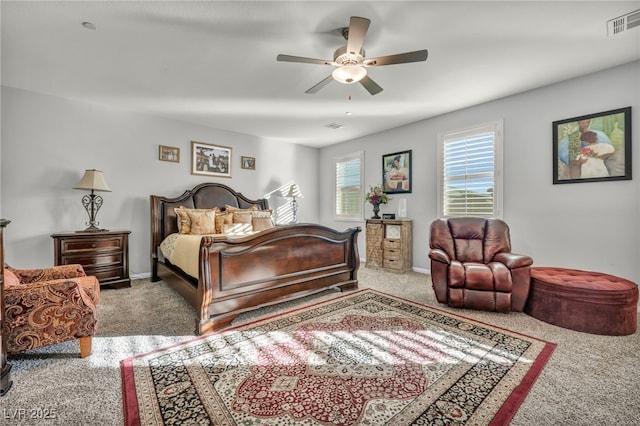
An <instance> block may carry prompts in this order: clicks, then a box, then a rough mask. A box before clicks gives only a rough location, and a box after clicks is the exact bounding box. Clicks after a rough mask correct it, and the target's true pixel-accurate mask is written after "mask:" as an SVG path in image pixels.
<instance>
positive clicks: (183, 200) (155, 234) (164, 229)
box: [150, 182, 269, 257]
mask: <svg viewBox="0 0 640 426" xmlns="http://www.w3.org/2000/svg"><path fill="white" fill-rule="evenodd" d="M150 200H151V256H152V257H153V256H155V255H157V248H158V247H159V246H160V243H161V242H162V240H164V239H165V238H166V237H167V236H168V235H169V234H173V233H175V232H178V221H177V217H176V212H175V211H174V208H176V207H180V206H184V207H187V208H190V209H211V208H214V207H219V208H220V209H221V210H224V208H225V206H227V205H229V206H233V207H239V208H242V209H246V208H249V207H251V206H253V205H257V206H258V208H259V209H261V210H266V209H268V208H269V201H268V200H266V199H264V198H261V199H258V200H250V199H249V198H247V197H245V196H244V195H242V194H241V193H239V192H236V191H234V190H233V189H231V188H229V187H228V186H226V185H223V184H221V183H214V182H207V183H202V184H200V185H198V186H196V187H195V188H193V189H191V190H187V191H185V192H184V193H183V194H182V195H180V196H179V197H176V198H169V197H164V196H161V195H151V197H150Z"/></svg>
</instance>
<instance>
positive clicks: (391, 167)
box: [382, 150, 411, 194]
mask: <svg viewBox="0 0 640 426" xmlns="http://www.w3.org/2000/svg"><path fill="white" fill-rule="evenodd" d="M382 181H383V182H384V192H386V193H387V194H397V193H409V192H411V150H409V151H402V152H394V153H393V154H386V155H383V156H382Z"/></svg>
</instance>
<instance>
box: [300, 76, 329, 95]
mask: <svg viewBox="0 0 640 426" xmlns="http://www.w3.org/2000/svg"><path fill="white" fill-rule="evenodd" d="M331 81H333V75H331V74H329V76H328V77H327V78H325V79H324V80H322V81H321V82H320V83H318V84H316V85H315V86H313V87H312V88H311V89H309V90H307V91H306V92H304V93H307V94H309V95H313V94H314V93H318V92H319V91H320V89H322V88H323V87H324V86H326V85H327V84H329V83H331Z"/></svg>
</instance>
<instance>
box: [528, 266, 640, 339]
mask: <svg viewBox="0 0 640 426" xmlns="http://www.w3.org/2000/svg"><path fill="white" fill-rule="evenodd" d="M524 312H526V313H527V314H529V315H531V316H532V317H534V318H537V319H539V320H541V321H544V322H548V323H550V324H554V325H557V326H560V327H564V328H570V329H572V330H576V331H583V332H585V333H593V334H605V335H609V336H625V335H628V334H633V333H635V331H636V328H637V325H638V319H637V318H638V286H637V285H636V284H635V283H633V282H631V281H629V280H625V279H624V278H620V277H616V276H613V275H608V274H603V273H600V272H592V271H582V270H577V269H567V268H551V267H539V266H537V267H533V268H531V287H530V289H529V298H528V299H527V304H526V305H525V308H524Z"/></svg>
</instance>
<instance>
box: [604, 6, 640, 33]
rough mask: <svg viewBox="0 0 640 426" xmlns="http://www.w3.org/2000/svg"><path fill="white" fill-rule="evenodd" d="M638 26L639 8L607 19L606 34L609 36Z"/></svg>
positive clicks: (639, 24) (639, 18)
mask: <svg viewBox="0 0 640 426" xmlns="http://www.w3.org/2000/svg"><path fill="white" fill-rule="evenodd" d="M638 26H640V9H638V10H636V11H634V12H631V13H627V14H626V15H622V16H619V17H617V18H614V19H610V20H609V21H607V35H608V36H609V37H611V36H614V35H616V34H620V33H622V32H624V31H628V30H630V29H631V28H635V27H638Z"/></svg>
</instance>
